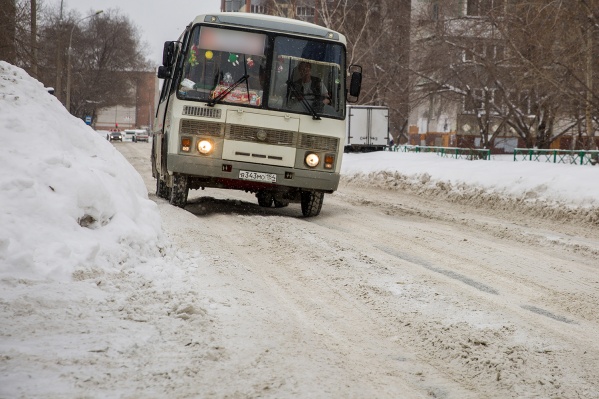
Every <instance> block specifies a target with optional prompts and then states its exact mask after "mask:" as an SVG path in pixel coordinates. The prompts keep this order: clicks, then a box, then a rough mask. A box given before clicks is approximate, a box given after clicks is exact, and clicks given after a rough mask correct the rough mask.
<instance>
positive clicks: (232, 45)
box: [177, 26, 345, 118]
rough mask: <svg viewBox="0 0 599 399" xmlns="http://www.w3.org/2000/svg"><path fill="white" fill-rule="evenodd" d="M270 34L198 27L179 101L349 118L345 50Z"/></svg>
mask: <svg viewBox="0 0 599 399" xmlns="http://www.w3.org/2000/svg"><path fill="white" fill-rule="evenodd" d="M269 35H272V36H271V39H270V41H269V37H268V35H267V34H262V33H253V32H246V31H236V30H231V29H220V28H215V27H212V26H196V27H194V28H193V31H192V32H191V36H190V42H189V48H188V50H187V52H186V55H185V58H184V63H183V71H182V72H183V73H182V75H181V80H180V83H179V86H178V90H177V95H178V97H179V98H181V99H185V100H200V101H206V102H209V103H212V104H213V103H224V104H236V105H243V106H249V107H260V108H270V109H275V110H281V111H285V112H295V113H302V114H307V115H312V116H314V117H317V116H318V117H319V116H325V117H327V116H328V117H334V118H343V117H344V115H345V76H344V69H343V66H344V65H345V48H344V47H343V45H341V44H335V43H329V42H321V41H315V40H308V39H301V38H293V37H286V36H275V34H272V33H271V34H269ZM269 43H274V46H273V47H269V45H268V44H269Z"/></svg>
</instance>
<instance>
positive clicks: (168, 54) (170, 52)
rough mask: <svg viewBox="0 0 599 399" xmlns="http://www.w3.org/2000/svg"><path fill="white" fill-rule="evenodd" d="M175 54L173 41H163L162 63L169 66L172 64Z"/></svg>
mask: <svg viewBox="0 0 599 399" xmlns="http://www.w3.org/2000/svg"><path fill="white" fill-rule="evenodd" d="M174 56H175V42H164V48H163V50H162V65H164V66H165V67H170V66H171V65H173V62H174V61H175V60H174Z"/></svg>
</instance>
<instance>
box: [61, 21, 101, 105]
mask: <svg viewBox="0 0 599 399" xmlns="http://www.w3.org/2000/svg"><path fill="white" fill-rule="evenodd" d="M103 12H104V10H100V11H96V12H95V13H93V14H92V15H88V16H87V17H83V18H81V19H78V20H77V21H75V23H74V24H73V28H71V36H70V37H69V51H68V52H67V100H66V103H65V105H66V107H67V111H69V112H71V44H72V43H73V32H74V31H75V27H76V26H77V24H78V23H79V22H81V21H83V20H85V19H88V18H91V17H94V16H96V15H98V14H102V13H103Z"/></svg>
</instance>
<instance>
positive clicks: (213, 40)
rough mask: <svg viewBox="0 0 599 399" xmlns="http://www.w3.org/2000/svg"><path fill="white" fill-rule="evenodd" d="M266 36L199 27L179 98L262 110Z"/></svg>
mask: <svg viewBox="0 0 599 399" xmlns="http://www.w3.org/2000/svg"><path fill="white" fill-rule="evenodd" d="M265 45H266V35H264V34H258V33H248V32H241V31H233V30H226V29H218V28H212V27H206V26H204V27H201V28H200V27H196V28H195V29H194V31H193V33H192V36H191V46H190V48H189V51H188V53H187V57H186V59H185V65H184V68H183V77H182V80H181V83H180V85H179V90H178V95H179V97H180V98H185V99H197V100H206V101H209V105H214V104H215V103H218V102H223V103H232V104H244V105H249V106H255V107H260V106H261V105H262V98H263V93H264V87H263V86H264V80H263V75H264V71H265V68H266V55H265Z"/></svg>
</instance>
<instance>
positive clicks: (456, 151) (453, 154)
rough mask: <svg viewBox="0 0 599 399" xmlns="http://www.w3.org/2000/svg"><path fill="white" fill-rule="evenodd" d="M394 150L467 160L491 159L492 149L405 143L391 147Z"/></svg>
mask: <svg viewBox="0 0 599 399" xmlns="http://www.w3.org/2000/svg"><path fill="white" fill-rule="evenodd" d="M391 150H392V151H399V152H434V153H436V154H437V155H439V156H442V157H445V158H455V159H467V160H470V161H472V160H477V159H482V160H490V159H491V150H484V149H480V148H458V147H432V146H419V145H403V146H394V147H391Z"/></svg>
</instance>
